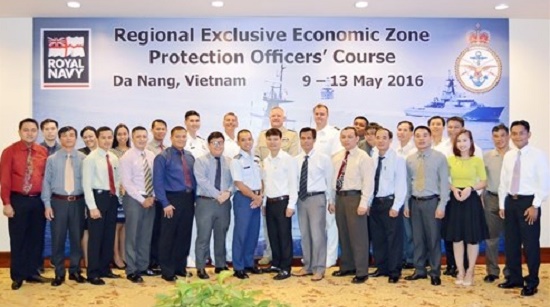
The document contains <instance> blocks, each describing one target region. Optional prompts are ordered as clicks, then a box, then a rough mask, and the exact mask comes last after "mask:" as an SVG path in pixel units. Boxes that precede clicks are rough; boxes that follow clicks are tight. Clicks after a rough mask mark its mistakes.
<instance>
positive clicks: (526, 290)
mask: <svg viewBox="0 0 550 307" xmlns="http://www.w3.org/2000/svg"><path fill="white" fill-rule="evenodd" d="M537 292H539V290H538V289H537V287H523V289H521V296H533V295H535V294H536V293H537Z"/></svg>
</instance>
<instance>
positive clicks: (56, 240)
mask: <svg viewBox="0 0 550 307" xmlns="http://www.w3.org/2000/svg"><path fill="white" fill-rule="evenodd" d="M51 206H52V210H53V215H54V218H53V220H52V221H51V223H50V225H51V231H52V263H53V265H54V266H55V276H59V277H61V276H65V242H66V239H67V232H68V234H69V242H70V254H69V263H70V264H69V274H74V273H80V259H81V258H82V247H81V245H80V241H81V240H82V235H83V234H84V221H85V220H84V211H85V210H86V203H85V201H84V198H83V197H82V198H81V199H78V200H74V201H67V200H60V199H52V200H51Z"/></svg>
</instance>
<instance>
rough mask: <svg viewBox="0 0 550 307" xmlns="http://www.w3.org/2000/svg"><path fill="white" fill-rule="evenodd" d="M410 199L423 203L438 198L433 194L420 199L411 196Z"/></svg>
mask: <svg viewBox="0 0 550 307" xmlns="http://www.w3.org/2000/svg"><path fill="white" fill-rule="evenodd" d="M411 198H412V199H414V200H420V201H425V200H431V199H434V198H439V195H437V194H434V195H430V196H422V197H418V196H414V195H411Z"/></svg>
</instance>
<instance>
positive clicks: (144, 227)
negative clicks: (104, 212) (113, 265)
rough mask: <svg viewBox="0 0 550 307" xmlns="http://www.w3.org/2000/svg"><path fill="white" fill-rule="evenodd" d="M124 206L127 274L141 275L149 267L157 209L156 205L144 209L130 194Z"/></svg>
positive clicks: (125, 199)
mask: <svg viewBox="0 0 550 307" xmlns="http://www.w3.org/2000/svg"><path fill="white" fill-rule="evenodd" d="M122 206H123V207H124V214H125V215H126V221H125V225H124V231H125V235H126V241H125V243H124V247H125V251H126V274H127V275H128V274H139V272H142V271H145V270H147V267H148V266H149V262H150V261H149V257H150V255H151V251H150V248H151V237H152V235H153V227H154V226H153V225H154V223H155V220H156V212H155V211H156V208H155V205H154V204H153V207H149V208H143V206H142V205H141V203H140V202H138V201H137V200H135V199H134V198H132V197H131V196H130V195H128V194H126V195H124V198H123V199H122Z"/></svg>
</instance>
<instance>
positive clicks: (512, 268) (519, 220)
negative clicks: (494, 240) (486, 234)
mask: <svg viewBox="0 0 550 307" xmlns="http://www.w3.org/2000/svg"><path fill="white" fill-rule="evenodd" d="M533 198H534V197H533V196H521V197H519V198H518V199H513V198H512V197H511V196H507V197H506V200H505V201H504V211H505V212H504V216H505V218H504V236H505V237H506V240H505V242H504V247H505V251H506V267H507V268H508V271H509V273H510V275H509V278H508V280H509V281H510V282H512V283H517V284H523V282H524V280H525V285H526V286H527V287H537V286H538V285H539V267H540V219H541V210H540V208H538V209H537V210H538V218H537V220H536V221H535V222H534V223H533V225H529V224H528V223H527V222H526V221H525V216H524V212H525V210H527V209H528V208H529V207H531V206H532V204H533ZM522 245H523V250H524V253H525V258H526V259H527V269H528V270H529V275H527V276H526V277H525V279H523V277H522V273H521V246H522Z"/></svg>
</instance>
